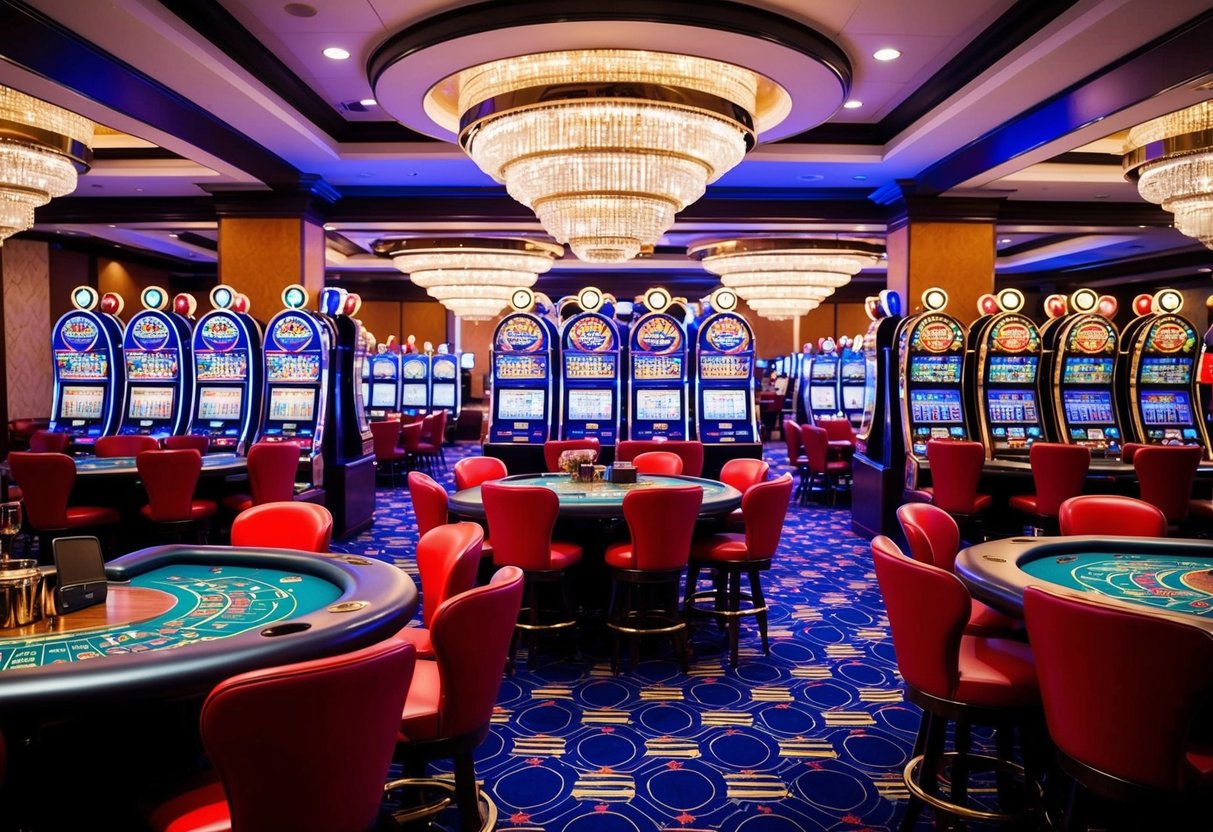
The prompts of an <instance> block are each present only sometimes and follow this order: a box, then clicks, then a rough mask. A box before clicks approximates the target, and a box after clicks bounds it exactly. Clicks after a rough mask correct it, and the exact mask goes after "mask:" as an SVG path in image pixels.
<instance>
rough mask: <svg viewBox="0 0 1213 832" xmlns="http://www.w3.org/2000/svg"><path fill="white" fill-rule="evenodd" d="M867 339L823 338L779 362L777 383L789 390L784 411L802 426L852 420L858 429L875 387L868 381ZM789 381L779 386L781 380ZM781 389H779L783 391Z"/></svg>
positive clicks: (779, 359) (857, 337) (777, 363)
mask: <svg viewBox="0 0 1213 832" xmlns="http://www.w3.org/2000/svg"><path fill="white" fill-rule="evenodd" d="M867 369H868V364H867V359H866V358H865V356H864V352H863V337H862V336H856V337H855V338H848V337H847V336H845V335H844V336H842V337H841V338H838V339H837V340H835V339H833V338H821V339H819V340H818V342H817V344H816V346H814V345H813V344H805V347H804V350H802V351H801V352H800V353H793V354H792V355H786V356H782V357H780V358H777V359H775V366H774V370H775V373H776V384H777V385H779V388H782V389H783V390H784V391H786V397H785V401H784V411H785V412H787V413H789V414H792V415H793V418H794V419H795V420H796V422H797V423H799V424H817V422H818V421H819V420H821V419H848V420H850V422H851V424H852V425H853V426H854V427H856V428H858V427H859V426H860V424H861V423H862V422H863V413H864V408H865V406H866V404H865V402H866V399H867V396H868V392H869V390H870V389H871V385H869V384H868V379H867ZM784 378H786V379H787V380H788V381H787V382H786V383H784V384H779V382H780V380H781V379H784ZM779 388H777V389H779Z"/></svg>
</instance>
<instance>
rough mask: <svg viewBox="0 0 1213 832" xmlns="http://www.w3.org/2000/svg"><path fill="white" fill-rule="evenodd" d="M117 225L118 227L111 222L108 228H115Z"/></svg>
mask: <svg viewBox="0 0 1213 832" xmlns="http://www.w3.org/2000/svg"><path fill="white" fill-rule="evenodd" d="M117 227H118V226H116V225H113V224H111V225H110V228H117Z"/></svg>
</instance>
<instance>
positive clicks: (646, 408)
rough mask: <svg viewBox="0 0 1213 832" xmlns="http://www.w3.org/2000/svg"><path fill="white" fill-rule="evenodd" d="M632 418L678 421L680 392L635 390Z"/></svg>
mask: <svg viewBox="0 0 1213 832" xmlns="http://www.w3.org/2000/svg"><path fill="white" fill-rule="evenodd" d="M634 418H636V419H645V420H648V421H658V422H662V421H671V422H673V421H678V420H679V419H681V418H682V394H681V393H678V392H675V391H672V390H637V391H636V413H635V417H634Z"/></svg>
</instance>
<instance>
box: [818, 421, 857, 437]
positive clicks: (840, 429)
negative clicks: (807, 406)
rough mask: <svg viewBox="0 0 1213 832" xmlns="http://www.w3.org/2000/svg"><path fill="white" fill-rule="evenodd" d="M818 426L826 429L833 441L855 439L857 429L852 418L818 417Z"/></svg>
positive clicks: (827, 435) (827, 434)
mask: <svg viewBox="0 0 1213 832" xmlns="http://www.w3.org/2000/svg"><path fill="white" fill-rule="evenodd" d="M817 426H818V427H821V428H824V429H825V432H826V437H827V438H828V439H829V440H830V441H831V442H838V441H846V442H854V441H855V431H854V429H852V427H851V420H850V419H818V420H817Z"/></svg>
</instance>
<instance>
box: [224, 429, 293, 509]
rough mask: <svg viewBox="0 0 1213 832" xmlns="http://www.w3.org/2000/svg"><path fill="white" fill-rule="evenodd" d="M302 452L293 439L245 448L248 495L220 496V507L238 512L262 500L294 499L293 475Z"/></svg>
mask: <svg viewBox="0 0 1213 832" xmlns="http://www.w3.org/2000/svg"><path fill="white" fill-rule="evenodd" d="M301 456H302V451H301V450H300V449H299V444H298V443H296V442H257V443H255V444H254V445H253V446H252V447H251V448H249V451H248V459H247V463H248V482H249V491H250V492H251V493H249V494H231V495H229V496H227V497H224V498H223V507H224V508H227V509H230V510H231V511H234V512H236V513H237V514H239V513H240V512H242V511H244V510H245V509H247V508H251V507H252V506H259V505H261V504H263V503H285V502H290V501H291V500H293V499H295V478H296V476H297V475H298V473H299V459H300V457H301Z"/></svg>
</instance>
